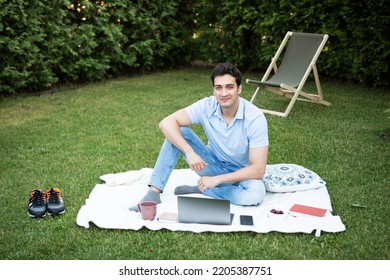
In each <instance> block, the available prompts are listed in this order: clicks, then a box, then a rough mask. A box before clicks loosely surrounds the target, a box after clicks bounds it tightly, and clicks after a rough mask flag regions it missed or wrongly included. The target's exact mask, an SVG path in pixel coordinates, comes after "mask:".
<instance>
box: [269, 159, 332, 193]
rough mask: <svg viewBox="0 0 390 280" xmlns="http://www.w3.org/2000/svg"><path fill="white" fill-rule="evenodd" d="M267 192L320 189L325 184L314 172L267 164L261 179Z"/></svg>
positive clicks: (302, 168) (283, 164) (294, 167)
mask: <svg viewBox="0 0 390 280" xmlns="http://www.w3.org/2000/svg"><path fill="white" fill-rule="evenodd" d="M263 181H264V184H265V188H266V190H267V191H269V192H295V191H304V190H310V189H316V188H320V187H322V186H325V184H326V182H325V181H324V180H322V179H321V177H320V176H318V175H317V174H316V173H315V172H313V171H311V170H309V169H307V168H305V167H302V166H300V165H296V164H287V163H282V164H269V165H267V168H266V171H265V175H264V178H263Z"/></svg>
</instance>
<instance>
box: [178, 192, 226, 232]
mask: <svg viewBox="0 0 390 280" xmlns="http://www.w3.org/2000/svg"><path fill="white" fill-rule="evenodd" d="M177 205H178V216H179V223H197V224H212V225H230V224H231V221H232V215H231V214H230V202H229V201H228V200H222V199H212V198H202V197H191V196H178V197H177Z"/></svg>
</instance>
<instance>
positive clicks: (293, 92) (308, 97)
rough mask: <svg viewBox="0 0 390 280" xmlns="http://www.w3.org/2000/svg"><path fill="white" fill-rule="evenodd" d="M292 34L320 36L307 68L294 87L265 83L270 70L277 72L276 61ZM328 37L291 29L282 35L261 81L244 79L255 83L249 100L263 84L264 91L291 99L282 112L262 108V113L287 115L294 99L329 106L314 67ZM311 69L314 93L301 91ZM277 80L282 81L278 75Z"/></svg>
mask: <svg viewBox="0 0 390 280" xmlns="http://www.w3.org/2000/svg"><path fill="white" fill-rule="evenodd" d="M294 34H307V35H317V36H322V40H321V42H320V44H319V46H318V48H317V50H316V51H315V54H314V56H313V57H312V59H311V61H310V63H309V65H308V66H307V69H306V71H305V72H304V75H303V77H302V78H301V79H300V81H297V83H298V86H296V87H294V86H292V85H289V84H286V83H283V82H281V83H280V84H278V85H276V84H270V83H267V81H268V80H269V78H270V75H271V71H274V73H275V74H276V73H277V72H278V65H277V61H278V59H279V57H280V55H281V54H282V52H283V50H284V48H285V47H286V45H287V43H288V41H289V39H290V37H291V36H294ZM328 37H329V36H328V35H327V34H309V33H296V32H291V31H289V32H287V34H286V36H285V37H284V39H283V41H282V43H281V45H280V46H279V48H278V50H277V52H276V54H275V56H274V57H273V58H272V60H271V63H270V65H269V66H268V69H267V71H266V72H265V74H264V76H263V78H262V79H261V81H256V80H250V79H247V80H246V83H248V84H255V85H257V88H256V91H255V93H254V94H253V96H252V98H251V100H250V102H252V103H253V101H254V100H255V98H256V96H257V94H258V92H259V91H260V87H261V86H263V87H264V89H265V90H266V91H269V92H272V93H276V94H278V95H281V96H285V97H287V98H290V99H291V101H290V103H289V104H288V106H287V108H286V110H285V111H284V112H279V111H273V110H267V109H262V111H263V112H264V113H268V114H272V115H276V116H281V117H287V116H288V115H289V113H290V111H291V109H292V107H293V106H294V104H295V101H296V100H303V101H311V102H315V103H319V104H322V105H325V106H330V105H331V104H330V103H329V102H327V101H325V100H324V98H323V93H322V89H321V84H320V79H319V76H318V71H317V67H316V61H317V59H318V57H319V55H320V54H321V52H322V49H323V48H324V46H325V44H326V41H327V40H328ZM283 59H284V58H283ZM282 63H283V61H282V62H281V64H282ZM312 71H313V74H314V79H315V83H316V88H317V93H316V94H310V93H306V92H304V91H302V88H303V86H304V85H305V82H306V80H307V78H308V77H309V75H310V73H311V72H312ZM271 78H272V77H271ZM279 80H281V81H282V80H283V78H282V79H280V77H279ZM300 97H302V98H300Z"/></svg>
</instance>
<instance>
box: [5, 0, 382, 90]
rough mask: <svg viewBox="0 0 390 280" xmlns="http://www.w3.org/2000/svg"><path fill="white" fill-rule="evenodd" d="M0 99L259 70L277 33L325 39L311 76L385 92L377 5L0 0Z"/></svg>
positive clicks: (274, 0) (378, 1)
mask: <svg viewBox="0 0 390 280" xmlns="http://www.w3.org/2000/svg"><path fill="white" fill-rule="evenodd" d="M0 8H1V9H0V52H1V56H0V63H1V69H0V93H10V92H17V91H38V90H43V89H47V88H51V87H53V86H56V85H60V84H64V83H79V82H87V81H98V80H102V79H106V78H110V77H113V76H117V75H120V74H124V73H127V72H129V71H149V70H155V69H158V68H169V67H173V66H176V65H180V64H182V63H184V62H190V61H192V60H194V59H201V60H205V61H209V62H212V63H217V62H221V61H230V62H232V63H235V64H237V65H238V66H239V67H240V68H242V70H259V71H263V70H264V69H265V68H266V67H267V66H268V64H269V61H270V59H271V57H272V56H273V54H274V53H275V50H276V48H277V47H278V46H279V44H280V42H281V40H282V38H283V37H284V35H285V33H286V32H287V31H301V32H313V33H328V34H329V35H330V38H329V40H328V43H327V45H326V48H325V50H324V52H323V54H322V55H321V56H320V59H319V62H318V64H319V65H318V66H319V71H320V73H321V77H324V76H325V77H331V78H340V79H348V80H352V81H356V82H360V83H363V84H366V85H371V86H388V85H389V69H388V68H389V50H390V46H389V35H388V34H389V32H388V31H387V29H388V26H389V23H390V22H389V14H390V11H389V5H385V1H384V0H362V1H359V2H356V1H351V2H349V1H335V0H325V1H314V0H300V1H289V0H280V1H279V0H263V1H255V0H234V1H233V0H227V1H217V0H195V1H185V0H153V1H150V0H134V1H123V0H107V1H103V0H92V1H90V0H83V1H70V0H51V1H44V0H0Z"/></svg>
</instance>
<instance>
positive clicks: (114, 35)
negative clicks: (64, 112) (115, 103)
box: [0, 0, 192, 92]
mask: <svg viewBox="0 0 390 280" xmlns="http://www.w3.org/2000/svg"><path fill="white" fill-rule="evenodd" d="M0 4H1V9H0V51H1V58H0V62H1V65H2V69H1V72H0V92H14V91H17V90H30V91H36V90H42V89H47V88H50V87H52V86H53V85H54V84H57V83H69V82H70V83H73V82H85V81H94V80H102V79H105V78H108V77H112V76H115V75H119V74H122V73H124V72H127V71H131V70H139V71H145V70H153V69H156V68H158V67H168V66H173V65H176V64H180V63H182V62H183V61H186V60H188V59H189V58H188V50H189V49H190V48H189V47H188V46H187V44H188V39H190V38H191V35H192V31H191V30H190V29H188V28H187V26H190V24H191V23H189V24H186V21H187V19H186V17H188V12H187V11H186V9H187V7H185V6H182V5H180V1H177V0H160V1H147V0H138V1H122V0H109V1H102V0H97V1H88V0H84V1H67V0H50V1H43V0H0ZM186 40H187V41H186Z"/></svg>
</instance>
